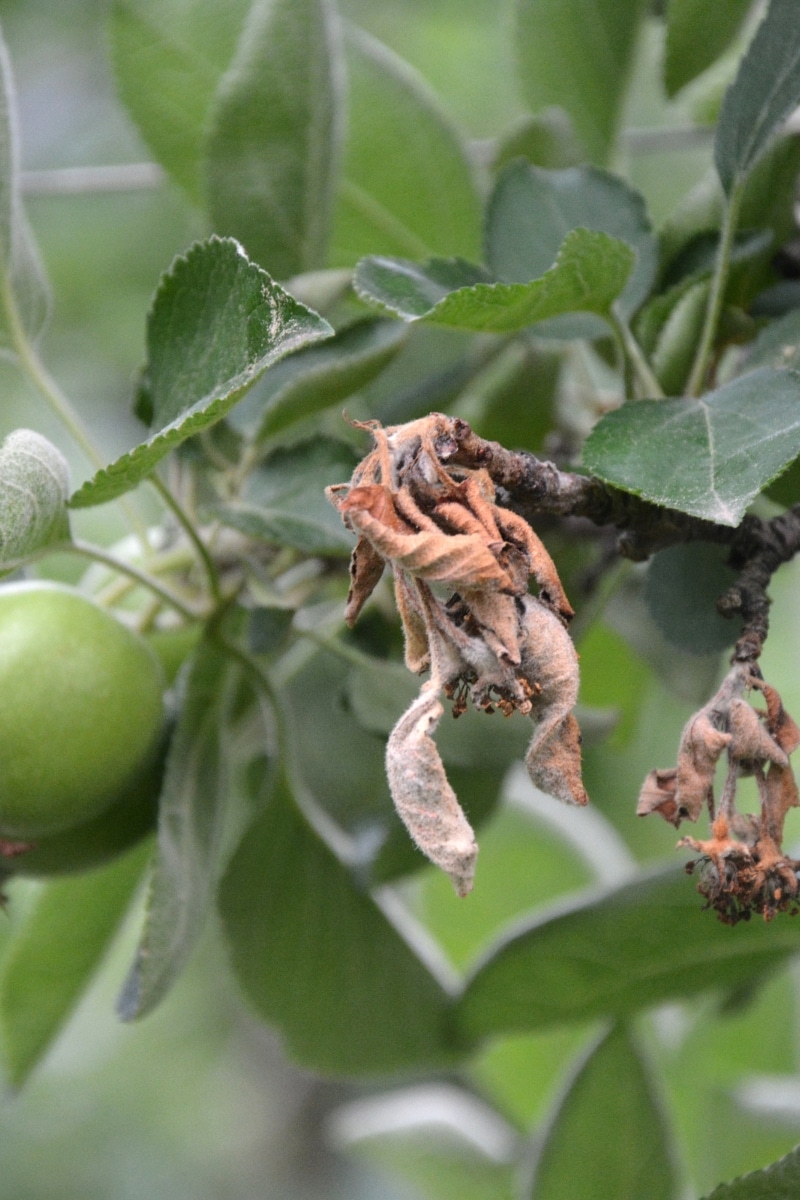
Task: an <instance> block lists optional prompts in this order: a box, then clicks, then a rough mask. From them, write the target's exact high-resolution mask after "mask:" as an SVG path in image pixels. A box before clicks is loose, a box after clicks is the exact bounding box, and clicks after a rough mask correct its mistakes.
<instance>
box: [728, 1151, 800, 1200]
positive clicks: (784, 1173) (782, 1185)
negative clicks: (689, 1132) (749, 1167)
mask: <svg viewBox="0 0 800 1200" xmlns="http://www.w3.org/2000/svg"><path fill="white" fill-rule="evenodd" d="M799 1193H800V1146H798V1147H797V1148H796V1149H794V1150H792V1152H791V1153H790V1154H787V1155H786V1156H785V1158H782V1159H780V1160H779V1161H778V1162H774V1163H772V1164H771V1165H770V1166H768V1167H764V1169H763V1171H753V1172H752V1174H750V1175H742V1176H741V1177H740V1178H739V1179H734V1180H733V1182H732V1183H721V1184H720V1185H719V1187H716V1188H714V1191H713V1192H710V1193H709V1194H708V1195H707V1196H705V1197H704V1200H795V1198H796V1197H797V1195H798V1194H799Z"/></svg>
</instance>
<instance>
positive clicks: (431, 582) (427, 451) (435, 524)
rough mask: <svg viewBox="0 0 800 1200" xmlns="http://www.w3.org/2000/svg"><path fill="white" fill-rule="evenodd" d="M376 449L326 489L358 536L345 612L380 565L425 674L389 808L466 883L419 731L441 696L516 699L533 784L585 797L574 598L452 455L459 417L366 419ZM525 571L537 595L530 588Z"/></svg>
mask: <svg viewBox="0 0 800 1200" xmlns="http://www.w3.org/2000/svg"><path fill="white" fill-rule="evenodd" d="M364 427H365V428H369V429H370V431H371V432H372V435H373V437H374V439H375V449H374V450H373V451H372V452H371V453H370V454H368V455H367V456H366V458H364V460H363V461H362V462H361V463H360V464H359V466H358V467H357V468H356V470H355V472H354V473H353V477H352V479H351V480H350V482H349V483H348V484H340V485H337V486H335V487H332V488H329V489H328V491H327V494H328V498H329V499H330V500H331V502H332V503H333V504H334V505H335V506H336V508H337V509H338V510H339V512H340V514H341V516H342V519H343V521H344V523H345V524H346V525H347V526H348V528H350V529H351V530H352V531H353V532H354V533H355V534H356V535H357V537H358V542H357V545H356V548H355V551H354V553H353V558H352V561H351V586H350V593H349V595H348V600H347V607H346V619H347V621H348V623H350V624H352V623H353V622H354V621H355V620H356V619H357V617H358V614H359V612H360V611H361V608H362V607H363V605H364V603H365V601H366V600H367V598H368V597H369V595H370V594H371V592H372V590H373V588H374V587H375V585H376V584H377V582H378V580H379V579H380V576H381V574H382V571H383V568H384V564H386V563H388V564H390V565H391V567H392V570H393V572H394V579H395V594H396V597H397V605H398V609H399V612H400V616H401V619H402V621H403V627H404V632H405V657H406V664H407V666H408V667H409V668H410V669H411V670H412V671H415V672H417V673H419V672H422V671H424V670H426V669H428V668H430V671H431V677H430V679H429V680H428V681H427V682H426V683H424V684H423V686H422V690H421V692H420V695H419V696H418V698H417V699H416V700H415V701H414V703H413V704H412V705H411V707H410V708H409V709H408V711H407V712H406V713H404V715H403V716H402V717H401V718H400V720H399V721H398V723H397V725H396V726H395V728H394V729H393V731H392V733H391V735H390V737H389V741H388V745H387V757H386V765H387V775H388V778H389V784H390V788H391V791H392V796H393V798H394V801H395V804H396V806H397V809H398V812H399V814H400V816H401V817H402V819H403V820H404V822H405V823H406V826H407V828H408V830H409V832H410V834H411V836H412V837H413V838H414V840H415V842H416V843H417V845H418V846H419V847H420V849H421V850H422V851H423V853H424V854H426V855H427V857H428V858H429V859H430V860H431V861H432V862H434V863H436V864H437V865H438V866H440V867H442V869H443V870H445V871H446V872H447V874H448V875H449V876H450V878H451V879H452V881H453V884H454V886H455V888H456V890H457V892H458V893H459V895H466V894H467V892H469V891H470V890H471V888H472V884H473V875H474V866H475V857H476V855H477V846H476V844H475V840H474V835H473V833H472V830H471V828H470V826H469V823H468V822H467V820H466V817H465V816H464V814H463V812H462V811H461V808H460V806H459V804H458V801H457V799H456V797H455V794H454V793H453V790H452V788H451V787H450V785H449V783H448V781H447V778H446V775H445V772H444V767H443V765H442V762H441V759H440V758H439V755H438V752H437V750H436V746H435V743H434V741H433V738H432V736H431V734H432V733H433V732H434V731H435V729H436V726H437V724H438V722H439V719H440V717H441V715H442V712H443V708H442V704H441V701H440V698H439V697H440V695H441V694H442V693H444V695H445V696H446V697H448V698H449V699H450V700H452V702H453V714H454V716H458V715H459V713H461V712H463V711H464V709H465V708H466V706H467V703H468V702H471V703H472V704H473V705H474V706H475V707H476V708H478V709H479V710H483V711H485V712H493V711H495V710H499V711H500V712H502V713H503V714H505V715H507V716H508V715H510V714H511V713H512V712H514V711H517V712H520V713H523V714H525V715H528V716H530V717H531V718H532V720H533V721H534V722H535V727H534V733H533V737H532V739H531V743H530V747H529V749H528V753H527V756H526V763H527V766H528V771H529V773H530V775H531V778H532V779H533V781H534V783H536V784H537V786H539V787H541V788H542V789H543V790H545V791H548V792H550V793H551V794H552V795H554V796H557V797H558V798H559V799H561V800H564V801H566V802H567V803H572V804H585V803H586V802H587V797H586V793H585V791H584V788H583V784H582V782H581V772H580V733H579V730H578V726H577V723H576V721H575V718H574V716H573V715H572V708H573V706H574V704H575V700H576V698H577V691H578V659H577V654H576V652H575V649H574V646H573V644H572V641H571V639H570V637H569V635H568V633H567V631H566V624H567V622H568V621H569V619H570V618H571V616H572V608H571V607H570V604H569V601H568V600H567V597H566V595H565V594H564V589H563V587H562V586H561V581H560V579H559V577H558V573H557V571H556V568H555V566H554V564H553V561H552V559H551V558H550V555H549V554H548V553H547V551H546V550H545V548H544V546H543V545H542V543H541V542H540V541H539V539H538V538H537V537H536V535H535V534H534V532H533V530H532V529H531V528H530V526H529V525H528V523H527V522H526V521H525V520H524V519H523V518H522V517H521V516H519V515H518V514H516V513H514V512H511V511H510V510H509V509H507V508H503V507H501V506H500V505H498V504H497V502H496V491H495V485H494V482H493V480H492V478H491V477H490V475H489V474H488V473H487V471H485V470H484V469H483V468H482V467H481V466H480V465H463V464H460V463H456V462H455V461H454V458H455V454H456V452H457V450H458V447H459V442H458V437H457V433H458V432H459V431H463V428H464V423H463V422H458V421H457V420H455V419H454V418H451V417H446V416H444V415H442V414H439V413H434V414H431V415H430V416H428V417H424V418H422V419H421V420H418V421H413V422H409V423H408V424H406V425H399V426H393V427H390V428H388V429H382V428H381V427H380V425H378V424H377V423H376V422H371V423H369V424H368V425H366V426H364ZM531 576H533V578H534V579H535V581H536V583H537V584H538V588H539V595H538V596H533V595H530V594H529V592H528V585H529V581H530V578H531Z"/></svg>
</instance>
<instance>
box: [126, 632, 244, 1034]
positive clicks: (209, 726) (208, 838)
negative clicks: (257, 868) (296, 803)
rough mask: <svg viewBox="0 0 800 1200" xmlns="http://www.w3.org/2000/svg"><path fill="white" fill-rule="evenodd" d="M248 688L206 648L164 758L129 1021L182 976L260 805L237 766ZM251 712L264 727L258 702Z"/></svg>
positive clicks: (226, 660) (192, 667) (216, 650)
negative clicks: (240, 712) (244, 693)
mask: <svg viewBox="0 0 800 1200" xmlns="http://www.w3.org/2000/svg"><path fill="white" fill-rule="evenodd" d="M242 687H243V680H242V672H241V668H240V667H239V665H238V664H237V663H236V662H234V661H233V660H232V659H231V658H230V657H229V656H228V655H227V653H226V652H225V651H224V650H223V649H222V648H220V647H218V646H217V645H215V644H214V643H213V642H210V641H202V642H200V644H199V646H198V647H197V649H196V650H195V652H194V655H193V657H192V660H191V662H190V664H189V668H188V671H187V673H186V677H185V680H184V687H183V692H184V694H183V704H182V707H181V713H180V716H179V718H178V724H177V727H176V730H175V733H174V735H173V739H172V743H171V745H170V749H169V755H168V758H167V765H166V772H165V776H164V783H163V787H162V794H161V802H160V812H159V825H158V843H157V847H156V853H155V857H154V861H153V869H152V875H151V879H150V887H149V894H148V902H147V913H146V917H145V924H144V929H143V931H142V934H141V938H140V941H139V946H138V948H137V951H136V956H135V958H134V962H133V965H132V966H131V969H130V971H129V973H128V976H127V979H126V981H125V984H124V986H123V990H122V995H121V996H120V1000H119V1005H118V1008H119V1012H120V1016H121V1017H122V1018H123V1020H133V1019H134V1018H137V1017H141V1016H143V1015H144V1014H145V1013H147V1012H150V1011H151V1010H152V1009H153V1008H155V1007H156V1005H157V1004H158V1003H159V1002H160V1001H161V1000H162V999H163V997H164V996H165V995H166V994H167V992H168V991H169V989H170V988H171V986H172V984H173V983H174V981H175V980H176V978H177V977H178V975H179V974H180V972H181V970H182V969H183V967H184V965H185V964H186V961H187V959H188V957H189V955H190V954H191V951H192V950H193V949H194V946H195V944H196V941H197V939H198V937H199V935H200V932H201V931H202V928H203V925H204V923H205V920H206V917H207V916H208V913H209V911H210V909H211V907H212V905H213V899H214V894H215V888H216V885H217V883H218V882H219V879H220V878H221V876H222V874H223V872H224V870H225V867H226V866H227V863H228V861H229V859H230V857H231V855H232V853H233V852H234V850H235V848H236V846H237V844H238V841H239V839H240V838H241V836H242V833H243V832H244V830H245V829H246V828H247V827H248V825H249V824H250V823H251V822H252V820H253V819H254V816H255V813H256V812H257V811H258V808H259V807H260V805H261V803H262V802H263V799H264V794H265V793H264V792H263V791H262V784H263V785H266V782H267V778H266V776H265V777H264V779H260V778H257V779H256V780H255V784H254V786H248V784H247V780H248V778H249V776H248V773H247V769H246V768H247V759H246V757H245V756H244V755H242V759H243V761H241V762H239V761H237V756H238V755H239V754H240V753H241V750H242V743H241V741H240V740H239V738H238V737H237V718H238V709H239V706H240V704H241V699H242ZM250 700H251V704H252V697H251V698H250ZM252 712H253V713H254V714H255V716H256V719H258V713H259V710H258V702H257V701H256V702H255V705H254V706H253V707H252ZM261 740H262V742H263V743H264V744H265V745H266V737H262V739H261ZM251 782H252V781H251Z"/></svg>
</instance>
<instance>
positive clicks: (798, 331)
mask: <svg viewBox="0 0 800 1200" xmlns="http://www.w3.org/2000/svg"><path fill="white" fill-rule="evenodd" d="M751 367H775V368H781V367H786V368H788V369H790V370H793V371H797V370H800V309H798V308H794V309H791V310H790V311H789V312H787V313H784V315H783V316H782V317H779V318H778V320H777V321H770V323H769V324H768V325H765V326H764V328H763V329H762V330H761V332H760V333H759V335H758V337H757V338H756V340H755V341H754V342H753V345H752V347H751V349H750V352H749V354H748V356H747V369H748V370H749V369H750V368H751Z"/></svg>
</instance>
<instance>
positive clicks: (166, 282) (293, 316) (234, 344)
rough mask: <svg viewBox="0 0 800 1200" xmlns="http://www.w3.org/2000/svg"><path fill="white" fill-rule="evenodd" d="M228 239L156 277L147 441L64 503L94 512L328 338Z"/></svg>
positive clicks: (196, 250)
mask: <svg viewBox="0 0 800 1200" xmlns="http://www.w3.org/2000/svg"><path fill="white" fill-rule="evenodd" d="M332 332H333V331H332V330H331V327H330V325H328V323H327V321H323V319H322V317H319V316H317V314H316V313H315V312H312V311H311V309H308V308H306V307H305V306H304V305H302V304H300V303H299V302H298V301H297V300H294V299H293V298H292V297H291V296H290V295H289V294H288V293H287V292H285V291H283V289H282V288H280V287H279V286H278V285H277V284H276V283H274V282H273V281H272V279H270V277H269V275H267V273H266V271H262V269H261V268H260V267H258V266H256V264H255V263H252V262H250V260H249V259H248V258H247V255H246V254H245V253H244V251H243V250H242V248H241V246H240V245H239V244H238V243H237V242H235V241H234V240H233V239H232V238H217V237H212V238H210V239H209V240H208V241H207V242H196V243H195V244H194V245H193V246H192V247H191V249H190V250H189V251H188V252H187V253H186V254H185V255H183V256H181V257H180V258H177V259H176V260H175V262H174V263H173V264H172V266H171V267H170V269H169V271H168V272H167V273H166V274H165V275H164V276H163V277H162V279H161V283H160V285H159V287H158V291H157V292H156V295H155V299H154V301H153V306H152V308H151V310H150V313H149V314H148V319H147V354H148V358H147V368H146V373H145V377H144V384H143V389H144V395H145V398H146V405H145V406H146V407H147V408H148V410H149V411H150V412H151V413H152V420H153V424H155V425H156V427H157V432H156V433H154V434H153V436H152V437H150V438H149V439H148V440H147V441H146V442H142V443H141V444H140V445H139V446H136V447H135V449H133V450H131V451H130V452H129V453H127V454H124V455H123V456H122V457H121V458H118V459H117V460H116V462H113V463H112V464H111V465H110V466H108V467H106V468H104V469H103V470H101V471H99V472H98V473H97V474H96V475H95V476H94V478H93V479H90V480H89V481H88V482H87V483H85V484H84V485H83V487H82V488H80V489H79V490H78V491H77V492H76V493H75V495H74V496H73V497H72V499H71V500H70V504H71V505H72V507H73V508H85V507H88V506H90V505H93V504H104V503H105V502H106V501H107V500H113V499H114V498H115V497H116V496H120V495H122V493H123V492H127V491H129V490H130V489H131V488H133V487H136V485H137V484H138V483H139V482H140V481H141V480H142V479H144V478H145V477H146V476H147V475H149V474H150V472H151V471H152V470H153V469H154V467H155V466H156V464H157V463H159V462H160V461H161V459H162V458H164V456H165V455H167V454H169V452H170V451H171V450H174V449H175V447H176V446H179V445H180V443H181V442H183V441H185V440H186V439H187V438H189V437H191V436H192V435H193V434H196V433H200V432H201V431H202V430H204V429H208V428H209V427H210V426H211V425H213V424H215V422H217V421H219V420H221V418H222V417H224V416H225V415H226V414H227V413H228V411H229V410H230V409H231V408H232V407H233V405H234V404H235V403H236V402H237V400H239V399H240V398H241V397H242V396H243V395H244V393H245V392H246V391H247V389H248V388H250V387H252V385H253V384H254V383H255V382H256V380H257V379H258V378H259V377H260V376H261V375H262V374H263V372H264V371H266V369H267V367H269V366H271V365H272V364H273V363H275V362H277V361H278V360H279V359H281V358H284V357H285V356H286V355H287V354H291V353H292V351H293V350H299V349H300V347H301V346H305V345H308V344H309V343H310V342H315V341H318V340H319V339H320V338H324V337H328V336H330V335H331V334H332Z"/></svg>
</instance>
